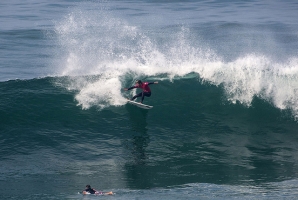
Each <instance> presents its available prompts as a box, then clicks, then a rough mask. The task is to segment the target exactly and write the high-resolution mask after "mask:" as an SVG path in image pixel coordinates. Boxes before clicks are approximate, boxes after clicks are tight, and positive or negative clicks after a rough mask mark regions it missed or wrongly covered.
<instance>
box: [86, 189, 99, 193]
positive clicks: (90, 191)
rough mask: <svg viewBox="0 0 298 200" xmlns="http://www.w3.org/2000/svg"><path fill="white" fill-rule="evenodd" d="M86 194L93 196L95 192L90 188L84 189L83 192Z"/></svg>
mask: <svg viewBox="0 0 298 200" xmlns="http://www.w3.org/2000/svg"><path fill="white" fill-rule="evenodd" d="M85 191H86V192H89V193H90V194H95V192H96V191H95V190H94V189H92V188H88V189H86V190H85Z"/></svg>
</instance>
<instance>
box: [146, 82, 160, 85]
mask: <svg viewBox="0 0 298 200" xmlns="http://www.w3.org/2000/svg"><path fill="white" fill-rule="evenodd" d="M152 84H158V82H157V81H155V82H150V83H148V85H152Z"/></svg>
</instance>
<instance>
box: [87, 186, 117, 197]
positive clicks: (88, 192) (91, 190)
mask: <svg viewBox="0 0 298 200" xmlns="http://www.w3.org/2000/svg"><path fill="white" fill-rule="evenodd" d="M83 194H96V195H113V192H112V191H111V192H99V191H96V190H94V189H93V188H91V186H90V185H86V189H85V190H83Z"/></svg>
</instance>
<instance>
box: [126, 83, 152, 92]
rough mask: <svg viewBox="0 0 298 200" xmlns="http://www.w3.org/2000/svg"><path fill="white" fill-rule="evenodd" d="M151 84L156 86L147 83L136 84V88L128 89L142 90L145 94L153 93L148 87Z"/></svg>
mask: <svg viewBox="0 0 298 200" xmlns="http://www.w3.org/2000/svg"><path fill="white" fill-rule="evenodd" d="M151 84H154V82H151V83H148V82H145V83H142V85H140V84H136V85H135V86H132V87H130V88H128V90H130V89H133V88H141V89H142V90H143V91H144V92H151V89H150V88H149V86H148V85H151Z"/></svg>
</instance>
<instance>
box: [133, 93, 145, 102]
mask: <svg viewBox="0 0 298 200" xmlns="http://www.w3.org/2000/svg"><path fill="white" fill-rule="evenodd" d="M142 93H143V92H140V93H139V94H137V95H135V96H134V97H133V98H131V99H130V100H131V101H133V100H134V99H135V98H137V97H141V96H142Z"/></svg>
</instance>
